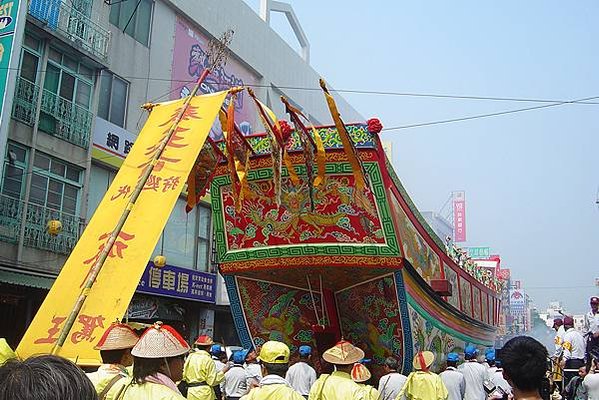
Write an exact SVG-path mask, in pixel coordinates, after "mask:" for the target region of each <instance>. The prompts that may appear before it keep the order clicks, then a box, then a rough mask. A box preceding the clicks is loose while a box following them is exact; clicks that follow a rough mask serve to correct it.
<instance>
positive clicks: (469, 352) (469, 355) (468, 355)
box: [464, 344, 478, 360]
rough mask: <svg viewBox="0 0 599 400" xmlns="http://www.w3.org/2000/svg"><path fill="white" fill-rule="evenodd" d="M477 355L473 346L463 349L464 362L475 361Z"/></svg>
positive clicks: (476, 350)
mask: <svg viewBox="0 0 599 400" xmlns="http://www.w3.org/2000/svg"><path fill="white" fill-rule="evenodd" d="M477 355H478V349H477V348H476V346H474V345H473V344H469V345H468V346H466V348H465V349H464V358H465V359H466V360H474V359H476V356H477Z"/></svg>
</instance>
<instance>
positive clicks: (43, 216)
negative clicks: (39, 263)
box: [0, 195, 85, 254]
mask: <svg viewBox="0 0 599 400" xmlns="http://www.w3.org/2000/svg"><path fill="white" fill-rule="evenodd" d="M23 217H24V218H25V220H24V221H23ZM52 219H57V220H59V221H60V222H61V223H62V232H61V233H59V234H58V235H56V236H52V235H50V234H48V233H47V232H46V225H47V224H48V221H50V220H52ZM23 222H24V223H25V232H24V235H23V245H24V246H27V247H33V248H36V249H40V250H47V251H51V252H53V253H60V254H69V253H70V252H71V250H73V248H74V247H75V244H76V243H77V240H79V234H80V231H81V230H82V228H83V224H84V222H85V221H84V220H83V219H81V218H79V217H77V216H76V215H71V214H68V213H65V212H62V211H57V210H53V209H51V208H48V207H43V206H39V205H37V204H32V203H29V204H28V205H27V209H26V210H25V202H24V201H22V200H19V199H15V198H12V197H10V196H6V195H0V240H2V241H5V242H10V243H18V242H19V236H20V230H21V223H23Z"/></svg>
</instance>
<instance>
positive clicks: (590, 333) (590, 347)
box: [585, 296, 599, 369]
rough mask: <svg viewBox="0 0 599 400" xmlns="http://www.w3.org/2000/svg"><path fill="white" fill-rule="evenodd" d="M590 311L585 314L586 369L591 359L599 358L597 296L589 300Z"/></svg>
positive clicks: (598, 305)
mask: <svg viewBox="0 0 599 400" xmlns="http://www.w3.org/2000/svg"><path fill="white" fill-rule="evenodd" d="M590 305H591V311H589V312H588V314H587V315H586V317H585V319H586V321H585V322H586V327H587V332H586V333H587V348H586V353H587V369H590V368H591V360H592V359H593V358H599V297H597V296H593V297H591V300H590Z"/></svg>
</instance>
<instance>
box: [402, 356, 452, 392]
mask: <svg viewBox="0 0 599 400" xmlns="http://www.w3.org/2000/svg"><path fill="white" fill-rule="evenodd" d="M434 361H435V355H434V354H433V353H432V352H430V351H419V352H418V353H417V354H416V355H415V356H414V360H413V362H412V364H413V367H414V372H412V373H410V375H408V380H407V381H406V383H405V385H404V387H403V388H402V389H401V391H400V392H399V395H398V396H397V397H396V400H400V399H401V398H402V396H404V395H405V398H406V400H446V399H447V396H448V393H447V388H446V387H445V384H444V383H443V381H442V380H441V377H440V376H439V375H437V374H435V373H433V372H431V371H429V368H430V367H431V365H433V362H434Z"/></svg>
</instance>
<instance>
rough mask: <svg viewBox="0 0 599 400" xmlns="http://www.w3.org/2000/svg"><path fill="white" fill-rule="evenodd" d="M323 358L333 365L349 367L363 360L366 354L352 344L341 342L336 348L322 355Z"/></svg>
mask: <svg viewBox="0 0 599 400" xmlns="http://www.w3.org/2000/svg"><path fill="white" fill-rule="evenodd" d="M322 358H324V360H325V361H326V362H329V363H331V364H337V365H349V364H353V363H356V362H358V361H360V360H361V359H363V358H364V352H363V351H362V349H360V348H358V347H356V346H354V345H353V344H351V343H350V342H348V341H346V340H341V341H340V342H337V344H336V345H335V346H333V347H331V348H330V349H328V350H327V351H325V352H324V353H323V354H322Z"/></svg>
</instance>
